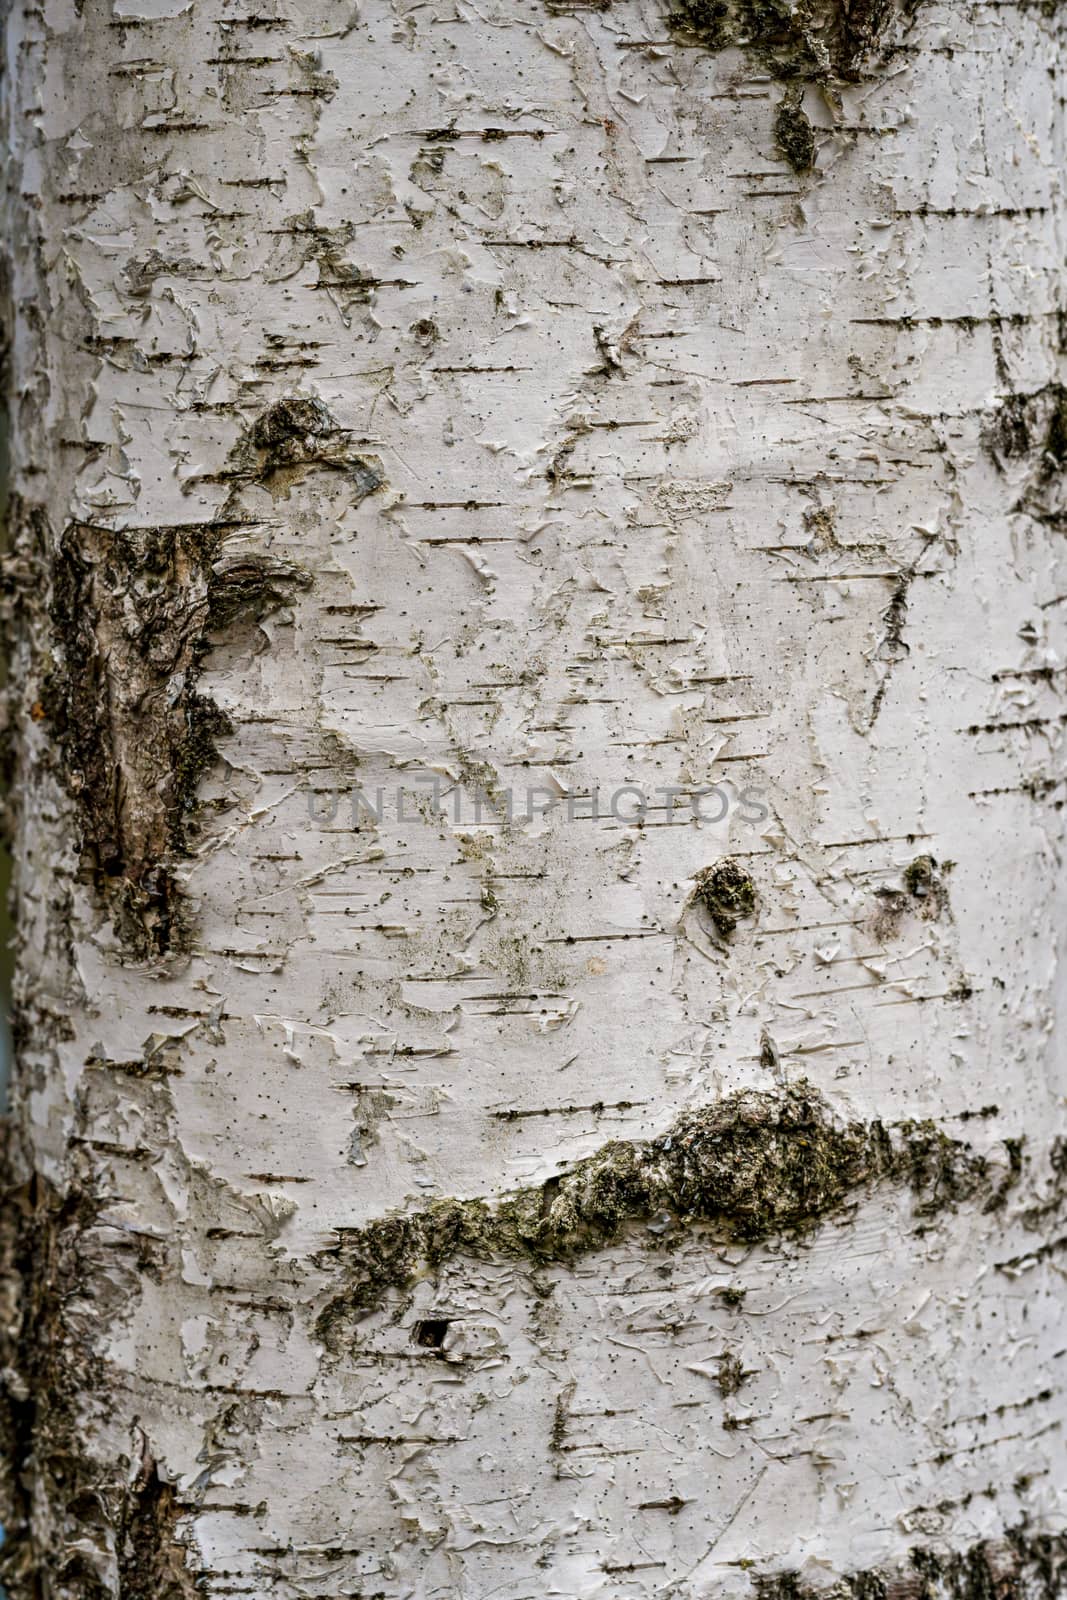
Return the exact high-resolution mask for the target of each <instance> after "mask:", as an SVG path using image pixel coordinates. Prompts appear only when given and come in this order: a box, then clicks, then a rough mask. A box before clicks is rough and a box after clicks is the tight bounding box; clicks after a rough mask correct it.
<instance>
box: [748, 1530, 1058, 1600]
mask: <svg viewBox="0 0 1067 1600" xmlns="http://www.w3.org/2000/svg"><path fill="white" fill-rule="evenodd" d="M754 1583H755V1588H756V1595H757V1600H816V1596H819V1597H821V1600H826V1597H828V1596H832V1597H833V1600H1060V1597H1061V1596H1062V1595H1063V1594H1064V1593H1067V1534H1063V1533H1034V1532H1031V1531H1030V1530H1029V1529H1028V1528H1026V1527H1025V1526H1024V1527H1019V1528H1012V1529H1009V1531H1008V1532H1007V1533H1006V1534H1005V1535H1004V1537H1003V1539H995V1540H994V1539H985V1540H982V1542H981V1543H980V1544H975V1545H972V1546H971V1547H970V1549H968V1550H959V1551H956V1550H948V1551H940V1550H932V1549H929V1548H927V1547H924V1546H919V1547H917V1548H916V1549H914V1550H912V1551H910V1552H909V1555H908V1557H907V1560H906V1562H904V1563H902V1564H901V1565H900V1566H898V1567H896V1568H888V1567H887V1568H873V1569H871V1570H869V1571H866V1572H852V1573H848V1574H847V1575H846V1576H845V1577H843V1578H841V1579H840V1580H839V1581H838V1582H837V1583H835V1584H834V1585H833V1587H832V1588H829V1589H827V1588H825V1587H823V1588H817V1587H815V1586H814V1585H811V1584H806V1583H804V1582H803V1581H802V1579H801V1577H800V1574H799V1573H796V1572H777V1573H763V1574H757V1575H755V1577H754Z"/></svg>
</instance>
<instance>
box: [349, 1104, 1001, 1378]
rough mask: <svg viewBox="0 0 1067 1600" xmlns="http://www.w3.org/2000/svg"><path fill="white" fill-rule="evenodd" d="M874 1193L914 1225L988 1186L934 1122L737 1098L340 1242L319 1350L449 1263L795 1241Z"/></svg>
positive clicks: (977, 1163)
mask: <svg viewBox="0 0 1067 1600" xmlns="http://www.w3.org/2000/svg"><path fill="white" fill-rule="evenodd" d="M878 1181H892V1182H896V1183H902V1184H905V1185H907V1186H908V1187H909V1188H911V1189H912V1190H913V1191H914V1192H915V1193H916V1194H917V1195H918V1196H919V1198H920V1206H919V1209H920V1211H921V1212H922V1213H923V1214H927V1213H931V1212H933V1211H935V1210H937V1209H939V1208H941V1207H946V1206H953V1205H956V1204H958V1203H960V1202H961V1201H964V1200H967V1199H970V1198H971V1197H973V1196H977V1195H979V1194H981V1193H983V1192H986V1193H988V1192H989V1191H991V1190H992V1189H993V1188H994V1187H995V1179H994V1177H993V1176H992V1174H991V1171H990V1167H989V1163H988V1162H987V1160H986V1158H985V1157H984V1156H982V1155H980V1154H978V1153H977V1152H975V1151H974V1150H973V1149H972V1148H971V1146H970V1145H968V1144H966V1143H964V1142H962V1141H960V1140H957V1139H952V1138H949V1137H948V1135H946V1134H944V1133H942V1132H941V1131H940V1129H938V1128H937V1127H936V1126H935V1125H934V1124H933V1123H929V1122H922V1123H907V1124H904V1125H901V1126H899V1127H896V1128H893V1129H889V1128H887V1127H885V1126H883V1124H882V1123H880V1122H873V1123H870V1124H865V1123H860V1122H848V1123H845V1122H841V1121H838V1120H837V1119H836V1118H835V1117H834V1115H833V1112H832V1111H831V1109H830V1107H829V1105H828V1104H827V1102H826V1101H825V1099H824V1098H823V1097H822V1096H821V1095H820V1094H819V1092H818V1091H817V1090H816V1089H815V1088H813V1087H812V1085H810V1084H808V1083H806V1082H803V1081H801V1082H799V1083H797V1084H794V1085H792V1086H791V1087H789V1088H787V1089H783V1090H781V1091H775V1092H768V1091H759V1090H742V1091H740V1092H739V1093H737V1094H732V1095H729V1096H727V1098H725V1099H724V1100H721V1101H720V1102H719V1103H718V1104H717V1105H714V1106H710V1107H708V1108H707V1109H705V1110H700V1111H688V1112H685V1113H684V1114H683V1115H682V1116H681V1117H679V1118H678V1119H677V1121H676V1122H674V1123H673V1124H672V1126H671V1127H670V1128H668V1129H667V1131H666V1132H665V1133H663V1134H660V1135H659V1136H658V1137H656V1138H653V1139H647V1140H634V1141H628V1140H614V1141H612V1143H610V1144H607V1145H605V1146H604V1147H603V1148H602V1149H601V1150H598V1151H597V1152H596V1153H595V1154H594V1155H591V1156H588V1157H586V1158H585V1159H584V1160H582V1161H579V1162H577V1163H576V1164H575V1165H574V1166H573V1167H572V1168H571V1170H570V1171H569V1172H567V1173H565V1174H563V1175H562V1176H560V1177H558V1178H551V1179H549V1180H548V1182H547V1183H543V1184H540V1185H537V1186H536V1187H530V1188H524V1189H518V1190H516V1191H514V1192H513V1193H511V1194H508V1195H504V1196H502V1197H501V1198H500V1199H497V1200H480V1199H473V1200H459V1199H451V1198H449V1199H438V1200H432V1201H430V1202H429V1203H428V1204H426V1205H424V1206H422V1207H420V1208H419V1209H418V1210H413V1211H406V1212H399V1211H397V1212H392V1213H390V1214H388V1215H386V1216H383V1217H381V1218H379V1219H378V1220H377V1221H374V1222H371V1223H369V1224H368V1225H367V1226H366V1227H364V1228H355V1229H351V1230H344V1231H343V1232H342V1233H341V1235H340V1238H339V1242H338V1245H337V1247H336V1249H335V1251H334V1252H333V1255H334V1256H335V1257H336V1259H337V1260H338V1261H339V1262H340V1263H341V1264H342V1266H343V1268H344V1271H345V1275H346V1278H347V1283H346V1286H345V1288H344V1289H343V1290H342V1291H341V1293H340V1294H338V1295H336V1296H335V1297H334V1298H333V1299H331V1300H330V1302H329V1304H328V1305H327V1306H326V1307H325V1309H324V1310H323V1312H322V1313H321V1315H320V1317H319V1321H318V1328H319V1333H320V1335H321V1337H322V1338H323V1339H324V1340H325V1342H326V1343H327V1344H328V1345H330V1346H331V1347H334V1346H336V1345H337V1344H338V1343H339V1342H340V1341H341V1340H342V1339H343V1337H344V1330H345V1328H346V1326H347V1325H348V1323H349V1322H350V1320H352V1319H353V1318H355V1319H358V1318H359V1317H360V1316H361V1315H363V1314H365V1313H366V1312H367V1311H369V1310H370V1309H372V1308H373V1307H374V1306H375V1305H377V1304H378V1302H379V1301H380V1300H381V1298H382V1296H383V1294H384V1293H385V1292H386V1290H388V1289H390V1288H394V1287H397V1288H406V1287H409V1286H410V1285H412V1284H413V1283H414V1282H415V1281H416V1280H417V1278H418V1277H420V1276H421V1275H422V1274H424V1273H425V1272H427V1271H433V1270H434V1269H435V1268H437V1267H439V1266H440V1265H441V1264H442V1263H443V1262H445V1261H448V1260H450V1259H452V1258H454V1257H460V1256H468V1257H472V1258H474V1259H477V1260H488V1259H493V1258H501V1259H507V1260H525V1261H527V1262H530V1263H531V1264H544V1263H548V1262H553V1261H556V1262H568V1261H572V1260H574V1259H576V1258H577V1257H579V1256H581V1255H583V1254H588V1253H589V1252H591V1251H595V1250H598V1249H602V1248H603V1247H604V1246H606V1245H609V1244H611V1243H613V1242H614V1241H615V1240H617V1239H618V1238H620V1237H621V1236H622V1234H623V1232H624V1230H626V1229H627V1228H628V1227H630V1226H631V1225H639V1224H641V1223H648V1222H649V1221H652V1220H655V1221H656V1222H657V1231H656V1232H651V1231H649V1230H648V1229H647V1228H646V1229H645V1230H644V1231H643V1233H642V1234H641V1235H640V1237H642V1238H643V1240H644V1242H645V1243H646V1244H648V1245H649V1246H654V1245H655V1244H656V1243H657V1241H659V1242H660V1245H661V1247H662V1242H663V1230H662V1228H660V1226H659V1224H660V1223H661V1222H663V1221H666V1222H667V1223H668V1224H669V1225H670V1226H671V1227H673V1228H677V1227H680V1226H685V1225H688V1224H694V1223H695V1224H707V1225H709V1226H710V1227H711V1228H712V1229H713V1230H714V1232H715V1234H716V1236H717V1237H719V1238H721V1239H724V1240H733V1241H738V1242H743V1243H754V1242H756V1241H758V1240H761V1239H767V1238H770V1237H772V1236H774V1235H781V1234H799V1233H803V1232H805V1231H806V1230H808V1229H810V1228H812V1227H813V1226H814V1225H815V1224H816V1223H818V1222H819V1221H820V1220H821V1219H822V1218H824V1217H826V1216H828V1215H830V1214H831V1213H832V1212H834V1211H836V1210H837V1209H838V1208H839V1207H840V1206H841V1205H842V1204H843V1203H844V1202H845V1201H846V1200H847V1199H848V1198H849V1197H850V1196H851V1195H853V1194H854V1193H855V1192H856V1191H858V1190H860V1189H861V1188H863V1187H865V1186H867V1185H870V1184H873V1183H876V1182H878Z"/></svg>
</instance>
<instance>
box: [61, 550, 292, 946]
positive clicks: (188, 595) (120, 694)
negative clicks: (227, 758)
mask: <svg viewBox="0 0 1067 1600" xmlns="http://www.w3.org/2000/svg"><path fill="white" fill-rule="evenodd" d="M308 581H309V579H308V577H307V575H306V574H305V573H303V572H302V571H300V569H298V568H296V567H293V566H291V565H289V564H287V563H285V562H281V561H278V560H274V559H271V558H268V557H265V556H260V555H257V554H254V553H253V554H249V553H248V552H247V551H243V552H241V553H239V554H237V553H234V551H233V549H232V548H230V547H229V546H228V543H227V529H226V528H225V526H215V525H212V524H201V523H192V524H178V525H174V526H163V527H141V528H127V529H112V528H106V527H102V526H99V525H97V524H93V523H84V522H76V523H71V524H70V526H69V527H68V528H67V529H66V530H65V532H64V534H63V537H62V539H61V540H60V544H59V549H58V552H57V553H56V556H55V558H54V561H53V565H52V598H51V621H52V629H53V636H54V653H55V669H54V671H53V673H52V678H51V682H50V685H49V691H48V693H47V695H46V697H45V698H46V702H47V703H46V709H47V711H48V712H49V714H50V716H51V719H52V723H53V726H54V728H55V730H56V734H57V737H58V739H59V741H60V743H61V746H62V750H63V757H64V763H63V771H64V776H65V780H66V782H67V784H68V786H69V788H70V791H71V793H72V795H73V797H74V799H75V800H76V802H77V806H78V811H79V815H80V820H81V845H82V860H83V865H84V868H85V870H86V873H87V875H88V877H89V878H90V880H91V881H92V882H93V884H94V885H95V887H96V889H97V891H98V893H99V895H100V897H101V899H102V901H103V902H104V904H105V905H106V907H107V908H108V911H109V913H110V915H111V917H112V920H113V924H114V928H115V933H116V936H117V938H118V940H119V942H120V944H121V946H122V949H123V950H124V951H125V952H126V953H127V954H128V955H130V956H132V957H134V958H135V959H138V960H146V959H153V958H158V957H163V956H167V955H170V954H173V953H174V952H176V951H178V950H180V949H182V948H183V946H184V945H185V943H186V942H187V939H188V935H189V926H188V917H187V913H186V909H185V905H184V902H183V899H182V896H181V893H180V890H179V887H178V885H177V882H176V879H175V876H174V873H173V864H174V861H175V858H176V857H179V856H181V855H183V854H187V853H188V852H189V850H190V848H191V845H192V841H193V838H194V837H195V831H196V825H197V824H196V795H197V788H198V785H199V782H200V780H201V778H202V776H203V774H204V773H205V771H207V770H208V769H209V768H210V767H211V766H212V765H213V764H214V763H215V761H216V760H217V758H218V750H217V741H218V739H219V738H220V737H221V736H223V735H224V734H225V733H227V732H228V731H229V723H228V721H227V718H226V716H225V714H224V713H223V712H222V711H221V710H220V709H219V708H218V707H217V706H216V705H214V703H213V702H212V701H211V700H209V699H207V698H206V697H205V696H204V695H203V694H201V693H200V692H199V690H198V689H197V681H198V679H199V677H200V674H201V670H202V665H203V658H204V656H205V654H206V653H207V651H208V649H209V648H210V641H211V638H212V637H213V636H216V635H219V634H227V635H232V632H233V630H234V629H235V628H236V627H237V626H239V624H240V623H241V621H242V619H243V620H251V621H253V622H258V621H259V620H260V619H261V618H262V617H264V616H266V615H267V614H268V613H269V612H271V611H273V610H275V609H277V607H278V606H279V605H281V604H283V603H284V602H285V601H286V600H287V599H288V598H289V597H291V595H292V593H293V591H294V589H296V588H299V587H303V586H305V585H306V584H307V583H308Z"/></svg>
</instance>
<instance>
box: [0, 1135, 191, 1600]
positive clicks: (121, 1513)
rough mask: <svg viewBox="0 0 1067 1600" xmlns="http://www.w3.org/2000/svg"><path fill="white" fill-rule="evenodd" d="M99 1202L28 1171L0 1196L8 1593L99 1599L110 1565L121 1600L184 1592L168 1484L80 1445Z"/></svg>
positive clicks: (97, 1299) (98, 1391)
mask: <svg viewBox="0 0 1067 1600" xmlns="http://www.w3.org/2000/svg"><path fill="white" fill-rule="evenodd" d="M4 1131H5V1133H6V1132H7V1130H6V1129H5V1130H4ZM3 1164H4V1167H5V1170H7V1171H8V1172H10V1170H11V1168H12V1167H13V1166H14V1165H15V1163H14V1161H13V1160H12V1158H11V1154H10V1152H9V1150H8V1149H5V1150H4V1152H3ZM98 1209H99V1207H98V1204H97V1202H95V1201H94V1200H92V1199H91V1198H90V1196H89V1195H88V1194H87V1193H86V1192H84V1191H83V1190H81V1189H78V1188H72V1189H70V1190H68V1191H67V1193H65V1194H61V1193H60V1192H59V1191H58V1190H57V1189H56V1188H55V1187H54V1186H53V1185H52V1184H50V1183H49V1182H48V1181H47V1179H45V1178H42V1177H41V1176H40V1175H37V1174H35V1175H34V1176H32V1177H31V1178H30V1179H29V1180H28V1181H26V1182H23V1183H16V1184H9V1186H8V1187H6V1189H5V1191H4V1194H3V1202H2V1209H0V1367H2V1369H3V1387H2V1391H0V1521H2V1522H3V1525H4V1529H5V1532H6V1535H7V1538H6V1541H5V1543H4V1545H3V1548H2V1550H0V1581H2V1582H3V1584H4V1586H5V1589H6V1591H7V1594H8V1596H9V1597H10V1600H111V1597H112V1595H113V1594H114V1588H113V1584H112V1583H111V1581H110V1580H109V1577H108V1573H109V1570H110V1571H111V1572H114V1570H115V1569H116V1567H117V1570H118V1573H119V1579H120V1587H119V1593H120V1594H121V1596H122V1597H123V1600H193V1596H194V1595H195V1594H196V1593H197V1590H196V1587H195V1584H194V1581H193V1578H192V1575H191V1574H190V1573H189V1571H188V1570H187V1568H186V1565H185V1550H184V1548H183V1547H182V1545H181V1544H180V1543H179V1542H178V1539H177V1532H176V1530H177V1522H178V1516H179V1509H180V1508H179V1506H178V1503H177V1501H176V1499H175V1497H174V1493H173V1490H172V1489H171V1488H170V1487H169V1485H167V1484H164V1483H162V1482H161V1481H160V1479H159V1474H158V1471H157V1469H156V1467H155V1465H154V1463H152V1462H151V1461H145V1462H144V1463H143V1464H142V1466H141V1470H140V1473H139V1474H138V1476H137V1478H136V1481H134V1482H133V1483H131V1482H130V1477H131V1473H130V1470H129V1469H130V1463H129V1462H128V1461H127V1460H120V1461H109V1462H107V1463H99V1462H97V1461H94V1460H93V1459H92V1458H91V1456H90V1455H89V1454H88V1452H87V1450H86V1446H85V1442H84V1439H85V1430H86V1418H87V1416H90V1415H91V1414H92V1412H93V1411H94V1409H95V1408H97V1407H98V1406H99V1404H100V1403H101V1401H102V1400H103V1399H104V1398H105V1397H106V1395H107V1393H108V1385H107V1374H106V1372H105V1371H104V1370H103V1369H102V1365H101V1363H100V1361H99V1358H98V1357H97V1356H96V1355H95V1353H94V1349H93V1337H94V1335H95V1334H96V1333H98V1332H99V1330H100V1326H101V1322H102V1320H103V1319H105V1318H106V1313H107V1308H108V1297H107V1295H106V1294H103V1295H99V1296H98V1295H97V1294H96V1293H95V1291H94V1288H93V1283H92V1278H93V1269H92V1266H91V1257H92V1253H93V1252H92V1244H91V1239H90V1235H91V1230H92V1228H93V1225H94V1223H95V1220H96V1216H97V1212H98Z"/></svg>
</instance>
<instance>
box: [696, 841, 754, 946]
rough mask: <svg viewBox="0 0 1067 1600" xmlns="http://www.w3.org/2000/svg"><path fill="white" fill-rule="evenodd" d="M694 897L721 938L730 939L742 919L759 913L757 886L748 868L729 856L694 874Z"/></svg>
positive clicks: (744, 919)
mask: <svg viewBox="0 0 1067 1600" xmlns="http://www.w3.org/2000/svg"><path fill="white" fill-rule="evenodd" d="M694 881H695V883H696V889H695V891H694V893H695V898H696V900H697V902H698V904H700V905H701V906H702V907H703V908H704V910H705V911H706V912H707V915H708V916H709V917H710V919H711V921H712V924H713V925H714V928H715V931H716V933H718V935H719V937H720V938H721V939H725V940H728V939H729V938H730V936H731V935H732V934H733V932H734V930H735V929H736V927H737V924H738V923H739V922H744V921H747V920H748V919H749V918H750V917H754V916H755V914H756V907H757V904H758V900H757V896H756V886H755V884H754V883H753V882H752V879H751V878H750V877H749V875H748V873H747V872H746V871H745V869H744V868H743V867H742V866H740V865H739V864H738V862H736V861H734V860H733V859H732V857H730V856H726V857H725V858H724V859H723V860H722V861H716V863H715V865H714V866H711V867H704V868H703V869H702V870H701V871H700V872H698V873H697V874H696V877H695V880H694Z"/></svg>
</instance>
